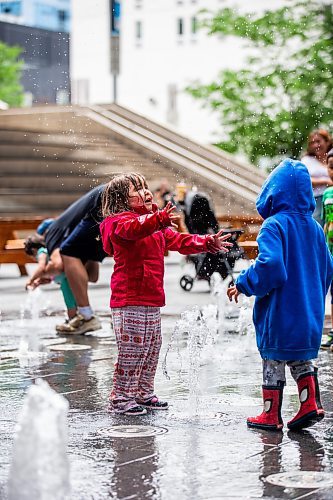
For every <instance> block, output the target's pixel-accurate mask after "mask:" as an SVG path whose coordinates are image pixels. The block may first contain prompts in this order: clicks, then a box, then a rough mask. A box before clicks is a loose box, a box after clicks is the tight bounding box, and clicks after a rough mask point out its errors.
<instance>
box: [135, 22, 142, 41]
mask: <svg viewBox="0 0 333 500" xmlns="http://www.w3.org/2000/svg"><path fill="white" fill-rule="evenodd" d="M135 38H136V39H137V40H141V38H142V22H141V21H136V23H135Z"/></svg>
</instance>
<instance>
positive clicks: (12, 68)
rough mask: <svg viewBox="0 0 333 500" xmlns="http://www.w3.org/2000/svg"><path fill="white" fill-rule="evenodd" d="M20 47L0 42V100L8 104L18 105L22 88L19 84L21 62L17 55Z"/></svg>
mask: <svg viewBox="0 0 333 500" xmlns="http://www.w3.org/2000/svg"><path fill="white" fill-rule="evenodd" d="M21 51H22V49H21V48H20V47H16V46H9V45H6V44H5V43H3V42H0V100H2V101H5V102H6V103H7V104H9V106H20V105H21V104H22V99H23V88H22V86H21V84H20V77H21V68H22V62H21V61H20V60H19V55H20V53H21Z"/></svg>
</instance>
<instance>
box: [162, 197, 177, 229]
mask: <svg viewBox="0 0 333 500" xmlns="http://www.w3.org/2000/svg"><path fill="white" fill-rule="evenodd" d="M176 208H177V207H176V206H175V205H173V204H172V203H171V201H168V203H167V205H166V207H165V208H164V212H165V213H166V214H167V216H168V217H169V219H170V221H171V226H172V227H174V228H175V229H178V226H179V222H180V214H177V213H176V214H175V213H174V211H175V210H176Z"/></svg>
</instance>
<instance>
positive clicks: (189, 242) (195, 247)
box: [163, 228, 232, 255]
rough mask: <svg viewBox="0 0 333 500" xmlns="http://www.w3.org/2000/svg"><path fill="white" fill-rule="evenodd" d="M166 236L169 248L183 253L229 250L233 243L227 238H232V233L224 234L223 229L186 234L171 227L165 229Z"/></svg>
mask: <svg viewBox="0 0 333 500" xmlns="http://www.w3.org/2000/svg"><path fill="white" fill-rule="evenodd" d="M163 232H164V236H165V241H166V247H167V250H176V251H177V252H179V253H181V254H183V255H190V254H192V253H202V252H210V253H216V252H220V251H222V252H228V251H229V248H228V247H230V246H232V243H228V242H226V241H225V240H227V239H228V238H230V234H226V235H224V236H222V233H223V230H221V231H219V232H218V233H217V234H214V235H212V234H205V235H203V236H201V235H199V234H184V233H178V232H177V231H174V230H173V229H171V228H167V229H164V231H163Z"/></svg>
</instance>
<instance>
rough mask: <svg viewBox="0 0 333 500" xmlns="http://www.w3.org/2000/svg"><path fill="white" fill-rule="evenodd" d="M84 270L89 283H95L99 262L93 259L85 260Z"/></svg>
mask: <svg viewBox="0 0 333 500" xmlns="http://www.w3.org/2000/svg"><path fill="white" fill-rule="evenodd" d="M86 270H87V273H88V280H89V281H90V283H97V281H98V277H99V264H98V262H96V261H94V260H88V261H87V262H86Z"/></svg>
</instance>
